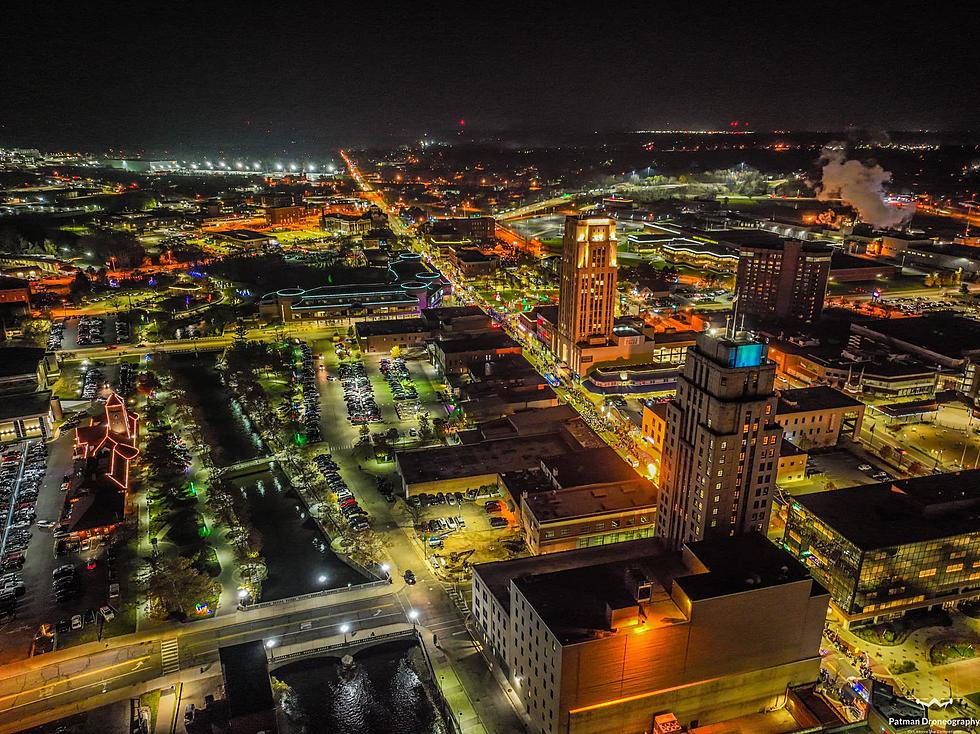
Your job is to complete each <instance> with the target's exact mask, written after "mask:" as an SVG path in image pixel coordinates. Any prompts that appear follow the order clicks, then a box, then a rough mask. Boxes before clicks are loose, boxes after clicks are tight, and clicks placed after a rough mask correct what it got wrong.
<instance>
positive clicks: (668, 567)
mask: <svg viewBox="0 0 980 734" xmlns="http://www.w3.org/2000/svg"><path fill="white" fill-rule="evenodd" d="M685 570H686V569H685V568H684V566H683V562H682V560H681V557H680V554H679V553H665V552H657V553H652V554H650V555H647V556H644V557H639V558H631V559H622V558H619V559H616V560H613V561H609V562H607V563H602V564H593V565H588V566H578V567H576V568H568V569H564V570H561V571H554V572H552V573H544V574H535V575H533V576H525V577H522V578H519V579H515V581H514V585H515V586H516V587H517V588H518V589H519V590H520V592H521V594H523V595H524V597H525V598H526V599H527V601H528V604H530V605H531V607H533V609H534V611H535V612H536V613H537V614H538V615H539V616H540V617H541V621H543V622H544V623H545V624H546V625H547V626H548V629H549V630H551V632H552V633H553V634H554V635H555V637H557V638H558V640H559V641H560V642H561V643H562V644H564V645H569V644H575V643H577V642H584V641H586V640H591V639H594V638H595V637H597V636H599V635H602V636H608V635H609V633H615V632H617V631H621V630H617V628H616V627H615V626H614V622H613V619H612V616H611V613H612V612H616V611H622V610H629V609H634V610H636V612H637V613H638V612H639V610H640V609H641V608H642V609H643V611H644V615H645V622H646V625H645V626H646V628H648V629H652V628H657V627H666V626H670V625H675V624H686V623H687V618H686V617H685V616H684V614H683V612H681V610H680V609H679V608H678V606H677V605H676V604H675V603H674V601H673V600H672V599H671V598H670V582H669V579H670V578H671V577H672V576H673V575H674V574H675V573H683V572H684V571H685ZM634 578H636V579H638V580H642V581H649V582H651V586H652V588H651V599H650V601H649V602H647V601H644V602H642V603H641V602H640V601H638V600H637V599H636V588H635V586H634V584H635V583H636V582H634V583H633V584H631V583H630V581H631V580H632V579H634ZM661 579H667V582H666V584H664V583H663V582H661ZM638 621H639V616H638V614H637V615H636V616H632V618H631V615H627V616H626V618H625V619H624V622H625V624H627V625H630V624H631V623H632V625H635V624H636V622H638Z"/></svg>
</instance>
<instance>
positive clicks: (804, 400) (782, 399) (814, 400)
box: [776, 385, 864, 415]
mask: <svg viewBox="0 0 980 734" xmlns="http://www.w3.org/2000/svg"><path fill="white" fill-rule="evenodd" d="M863 407H864V403H862V402H861V401H860V400H855V399H854V398H852V397H850V396H848V395H845V394H844V393H842V392H841V391H840V390H836V389H835V388H832V387H828V386H827V385H816V386H814V387H801V388H797V389H794V390H780V391H779V403H778V405H777V406H776V415H787V414H792V413H809V412H811V411H815V410H835V409H839V408H863Z"/></svg>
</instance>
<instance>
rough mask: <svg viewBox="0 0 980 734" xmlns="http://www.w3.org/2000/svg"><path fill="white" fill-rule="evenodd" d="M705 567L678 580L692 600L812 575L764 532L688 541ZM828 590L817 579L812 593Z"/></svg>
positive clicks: (727, 594) (761, 587)
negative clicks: (693, 541) (763, 533)
mask: <svg viewBox="0 0 980 734" xmlns="http://www.w3.org/2000/svg"><path fill="white" fill-rule="evenodd" d="M687 548H688V550H689V551H690V553H691V554H692V555H693V556H694V557H695V558H696V559H697V560H698V561H700V562H701V564H703V571H704V572H702V573H699V572H698V571H697V570H695V572H694V575H690V576H684V577H683V578H679V579H676V580H675V583H677V584H678V585H679V586H680V588H681V590H682V591H683V592H684V593H685V594H686V595H687V596H688V598H689V599H691V600H692V601H697V600H699V599H710V598H714V597H719V596H729V595H731V594H739V593H741V592H745V591H753V590H755V589H763V588H768V587H772V586H781V585H782V584H790V583H795V582H797V581H806V580H809V579H810V572H809V571H807V569H806V567H804V566H803V564H801V563H800V562H799V561H797V560H796V559H795V558H793V557H792V556H791V555H790V554H789V553H787V552H786V551H784V550H783V549H782V548H780V547H779V546H777V545H774V544H773V543H770V542H769V540H768V539H767V538H766V537H765V536H764V535H762V534H761V533H746V534H744V535H735V536H733V537H730V538H718V539H716V540H702V541H699V542H697V543H688V545H687ZM825 593H826V591H824V589H823V588H822V587H820V586H819V585H818V584H816V583H814V585H813V589H812V590H811V594H812V595H819V594H825Z"/></svg>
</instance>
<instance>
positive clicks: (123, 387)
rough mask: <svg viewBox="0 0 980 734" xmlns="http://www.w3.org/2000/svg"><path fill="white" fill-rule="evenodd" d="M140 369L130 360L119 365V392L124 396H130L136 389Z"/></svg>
mask: <svg viewBox="0 0 980 734" xmlns="http://www.w3.org/2000/svg"><path fill="white" fill-rule="evenodd" d="M137 372H138V370H137V369H136V365H135V364H132V363H130V362H123V363H122V364H121V365H119V381H118V389H117V392H118V393H119V394H120V395H122V396H123V397H124V398H128V397H129V396H130V395H132V394H133V392H134V391H135V390H136V375H137Z"/></svg>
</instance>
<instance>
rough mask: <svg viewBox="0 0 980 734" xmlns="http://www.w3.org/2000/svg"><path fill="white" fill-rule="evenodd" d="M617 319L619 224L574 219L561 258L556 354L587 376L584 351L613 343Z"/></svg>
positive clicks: (569, 219) (568, 223)
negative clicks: (617, 229) (582, 354)
mask: <svg viewBox="0 0 980 734" xmlns="http://www.w3.org/2000/svg"><path fill="white" fill-rule="evenodd" d="M615 314H616V223H615V222H614V221H613V220H612V219H610V218H609V217H601V216H587V215H582V216H569V217H566V218H565V237H564V242H563V249H562V256H561V285H560V289H559V293H558V329H557V331H556V334H555V349H554V351H555V354H556V355H557V356H558V359H559V360H560V361H562V362H564V363H565V364H566V365H568V367H569V369H570V370H571V371H572V372H574V373H576V374H581V372H582V369H581V368H582V359H581V349H582V347H583V346H601V345H605V344H608V343H609V342H610V341H611V339H612V331H613V319H614V318H615Z"/></svg>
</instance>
